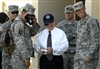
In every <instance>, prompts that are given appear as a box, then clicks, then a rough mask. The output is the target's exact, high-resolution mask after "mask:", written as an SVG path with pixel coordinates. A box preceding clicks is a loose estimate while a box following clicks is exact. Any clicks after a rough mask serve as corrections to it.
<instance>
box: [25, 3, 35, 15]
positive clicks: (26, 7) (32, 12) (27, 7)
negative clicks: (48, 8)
mask: <svg viewBox="0 0 100 69" xmlns="http://www.w3.org/2000/svg"><path fill="white" fill-rule="evenodd" d="M23 9H25V10H26V11H27V12H28V14H31V15H34V11H35V7H34V6H32V5H31V4H29V3H27V4H26V5H25V6H24V8H23Z"/></svg>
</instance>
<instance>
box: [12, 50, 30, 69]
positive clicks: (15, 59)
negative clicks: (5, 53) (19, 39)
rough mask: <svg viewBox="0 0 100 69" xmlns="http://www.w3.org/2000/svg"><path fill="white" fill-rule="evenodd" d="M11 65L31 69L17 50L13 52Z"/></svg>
mask: <svg viewBox="0 0 100 69" xmlns="http://www.w3.org/2000/svg"><path fill="white" fill-rule="evenodd" d="M11 65H12V68H13V69H29V67H27V66H26V65H25V61H24V60H23V58H22V56H21V54H20V53H19V52H18V51H16V50H14V52H13V53H12V56H11Z"/></svg>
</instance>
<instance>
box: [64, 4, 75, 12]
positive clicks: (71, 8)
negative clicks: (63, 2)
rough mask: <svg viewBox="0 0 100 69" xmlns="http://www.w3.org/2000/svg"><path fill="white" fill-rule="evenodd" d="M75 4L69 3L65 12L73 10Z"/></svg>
mask: <svg viewBox="0 0 100 69" xmlns="http://www.w3.org/2000/svg"><path fill="white" fill-rule="evenodd" d="M72 6H73V5H68V6H66V7H65V8H64V9H65V12H64V13H66V12H73V11H74V9H73V7H72Z"/></svg>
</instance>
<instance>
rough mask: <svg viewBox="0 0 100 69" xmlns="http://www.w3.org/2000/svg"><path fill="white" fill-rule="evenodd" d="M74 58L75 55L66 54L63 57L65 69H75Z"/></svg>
mask: <svg viewBox="0 0 100 69" xmlns="http://www.w3.org/2000/svg"><path fill="white" fill-rule="evenodd" d="M73 57H74V54H67V53H65V54H64V55H63V62H64V64H63V65H64V67H63V69H74V60H73Z"/></svg>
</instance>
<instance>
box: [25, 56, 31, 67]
mask: <svg viewBox="0 0 100 69" xmlns="http://www.w3.org/2000/svg"><path fill="white" fill-rule="evenodd" d="M25 65H26V66H27V67H29V66H30V59H29V58H27V59H25Z"/></svg>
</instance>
